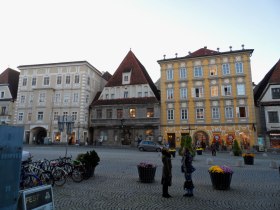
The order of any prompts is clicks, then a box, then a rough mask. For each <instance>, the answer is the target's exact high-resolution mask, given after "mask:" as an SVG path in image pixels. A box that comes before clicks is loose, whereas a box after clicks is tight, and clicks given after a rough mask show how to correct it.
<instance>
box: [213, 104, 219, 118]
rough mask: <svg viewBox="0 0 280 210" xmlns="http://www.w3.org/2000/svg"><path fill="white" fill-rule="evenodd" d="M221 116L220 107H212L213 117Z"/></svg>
mask: <svg viewBox="0 0 280 210" xmlns="http://www.w3.org/2000/svg"><path fill="white" fill-rule="evenodd" d="M219 118H220V109H219V107H213V108H212V119H219Z"/></svg>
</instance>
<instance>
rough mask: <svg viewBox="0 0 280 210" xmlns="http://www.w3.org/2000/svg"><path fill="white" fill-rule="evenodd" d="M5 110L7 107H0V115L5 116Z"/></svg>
mask: <svg viewBox="0 0 280 210" xmlns="http://www.w3.org/2000/svg"><path fill="white" fill-rule="evenodd" d="M6 110H7V107H5V106H2V110H1V114H2V115H5V114H6Z"/></svg>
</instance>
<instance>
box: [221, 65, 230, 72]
mask: <svg viewBox="0 0 280 210" xmlns="http://www.w3.org/2000/svg"><path fill="white" fill-rule="evenodd" d="M222 72H223V75H229V74H230V65H229V63H223V64H222Z"/></svg>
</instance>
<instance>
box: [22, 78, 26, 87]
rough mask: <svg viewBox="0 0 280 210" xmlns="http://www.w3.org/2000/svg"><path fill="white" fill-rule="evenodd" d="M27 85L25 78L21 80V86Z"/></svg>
mask: <svg viewBox="0 0 280 210" xmlns="http://www.w3.org/2000/svg"><path fill="white" fill-rule="evenodd" d="M26 85H27V78H23V79H22V86H26Z"/></svg>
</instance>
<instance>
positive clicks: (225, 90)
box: [222, 85, 231, 96]
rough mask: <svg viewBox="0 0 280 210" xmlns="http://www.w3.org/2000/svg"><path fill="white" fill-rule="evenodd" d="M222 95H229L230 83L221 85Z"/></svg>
mask: <svg viewBox="0 0 280 210" xmlns="http://www.w3.org/2000/svg"><path fill="white" fill-rule="evenodd" d="M222 95H223V96H231V85H223V86H222Z"/></svg>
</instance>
